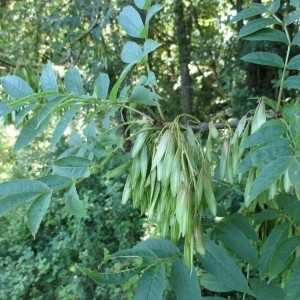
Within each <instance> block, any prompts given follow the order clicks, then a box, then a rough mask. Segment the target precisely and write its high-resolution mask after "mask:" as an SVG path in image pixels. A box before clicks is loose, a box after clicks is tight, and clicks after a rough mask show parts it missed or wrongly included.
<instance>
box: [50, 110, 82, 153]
mask: <svg viewBox="0 0 300 300" xmlns="http://www.w3.org/2000/svg"><path fill="white" fill-rule="evenodd" d="M79 108H80V106H79V105H74V106H72V107H71V108H69V109H68V110H67V111H66V112H65V113H64V115H63V116H62V117H61V119H60V121H59V122H58V123H57V125H56V127H55V130H54V132H53V135H52V139H51V147H52V148H54V147H55V146H56V144H57V143H58V141H59V140H60V138H61V137H62V135H63V134H64V132H65V130H66V129H67V127H68V125H69V123H70V122H71V121H72V119H73V117H74V116H75V115H76V113H77V111H78V110H79Z"/></svg>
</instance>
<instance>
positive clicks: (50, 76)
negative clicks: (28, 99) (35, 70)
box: [41, 61, 58, 101]
mask: <svg viewBox="0 0 300 300" xmlns="http://www.w3.org/2000/svg"><path fill="white" fill-rule="evenodd" d="M41 84H42V90H43V91H44V92H48V91H50V92H58V86H57V79H56V75H55V73H54V70H53V68H52V65H51V62H50V61H48V62H47V64H45V65H44V67H43V71H42V75H41ZM46 99H47V100H48V101H51V100H53V99H54V97H53V96H48V97H46Z"/></svg>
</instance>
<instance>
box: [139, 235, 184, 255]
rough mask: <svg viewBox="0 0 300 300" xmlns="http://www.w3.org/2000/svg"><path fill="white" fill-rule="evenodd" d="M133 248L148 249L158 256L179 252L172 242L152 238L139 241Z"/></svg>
mask: <svg viewBox="0 0 300 300" xmlns="http://www.w3.org/2000/svg"><path fill="white" fill-rule="evenodd" d="M133 249H149V250H151V251H153V252H154V253H155V254H156V255H157V256H158V257H159V258H168V257H173V256H175V255H178V254H179V250H178V248H177V247H176V246H175V245H174V244H173V243H172V242H170V241H167V240H160V239H153V238H152V239H147V240H145V241H141V242H139V243H138V244H136V245H135V246H134V247H133Z"/></svg>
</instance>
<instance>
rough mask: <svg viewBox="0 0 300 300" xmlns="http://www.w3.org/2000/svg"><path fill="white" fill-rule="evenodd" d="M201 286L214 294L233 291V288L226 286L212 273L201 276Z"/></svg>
mask: <svg viewBox="0 0 300 300" xmlns="http://www.w3.org/2000/svg"><path fill="white" fill-rule="evenodd" d="M200 284H201V285H202V286H204V287H205V288H206V289H207V290H209V291H213V292H218V293H227V292H230V291H232V289H231V288H229V287H228V286H226V285H225V284H224V283H223V282H222V281H219V280H218V279H217V278H216V277H214V276H213V275H211V274H210V273H205V274H202V275H201V277H200ZM203 299H206V298H203Z"/></svg>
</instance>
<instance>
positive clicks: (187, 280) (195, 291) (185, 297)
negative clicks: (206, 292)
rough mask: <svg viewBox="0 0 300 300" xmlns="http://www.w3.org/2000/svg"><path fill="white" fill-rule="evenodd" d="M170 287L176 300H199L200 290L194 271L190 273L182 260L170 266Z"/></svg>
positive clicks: (179, 259)
mask: <svg viewBox="0 0 300 300" xmlns="http://www.w3.org/2000/svg"><path fill="white" fill-rule="evenodd" d="M171 285H172V288H173V290H174V293H175V295H176V299H177V300H201V299H202V297H201V290H200V287H199V283H198V278H197V273H196V269H195V268H194V267H193V268H192V272H191V270H190V269H189V268H188V267H187V265H186V263H185V261H184V259H183V258H178V259H176V260H175V261H174V263H173V264H172V269H171Z"/></svg>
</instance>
